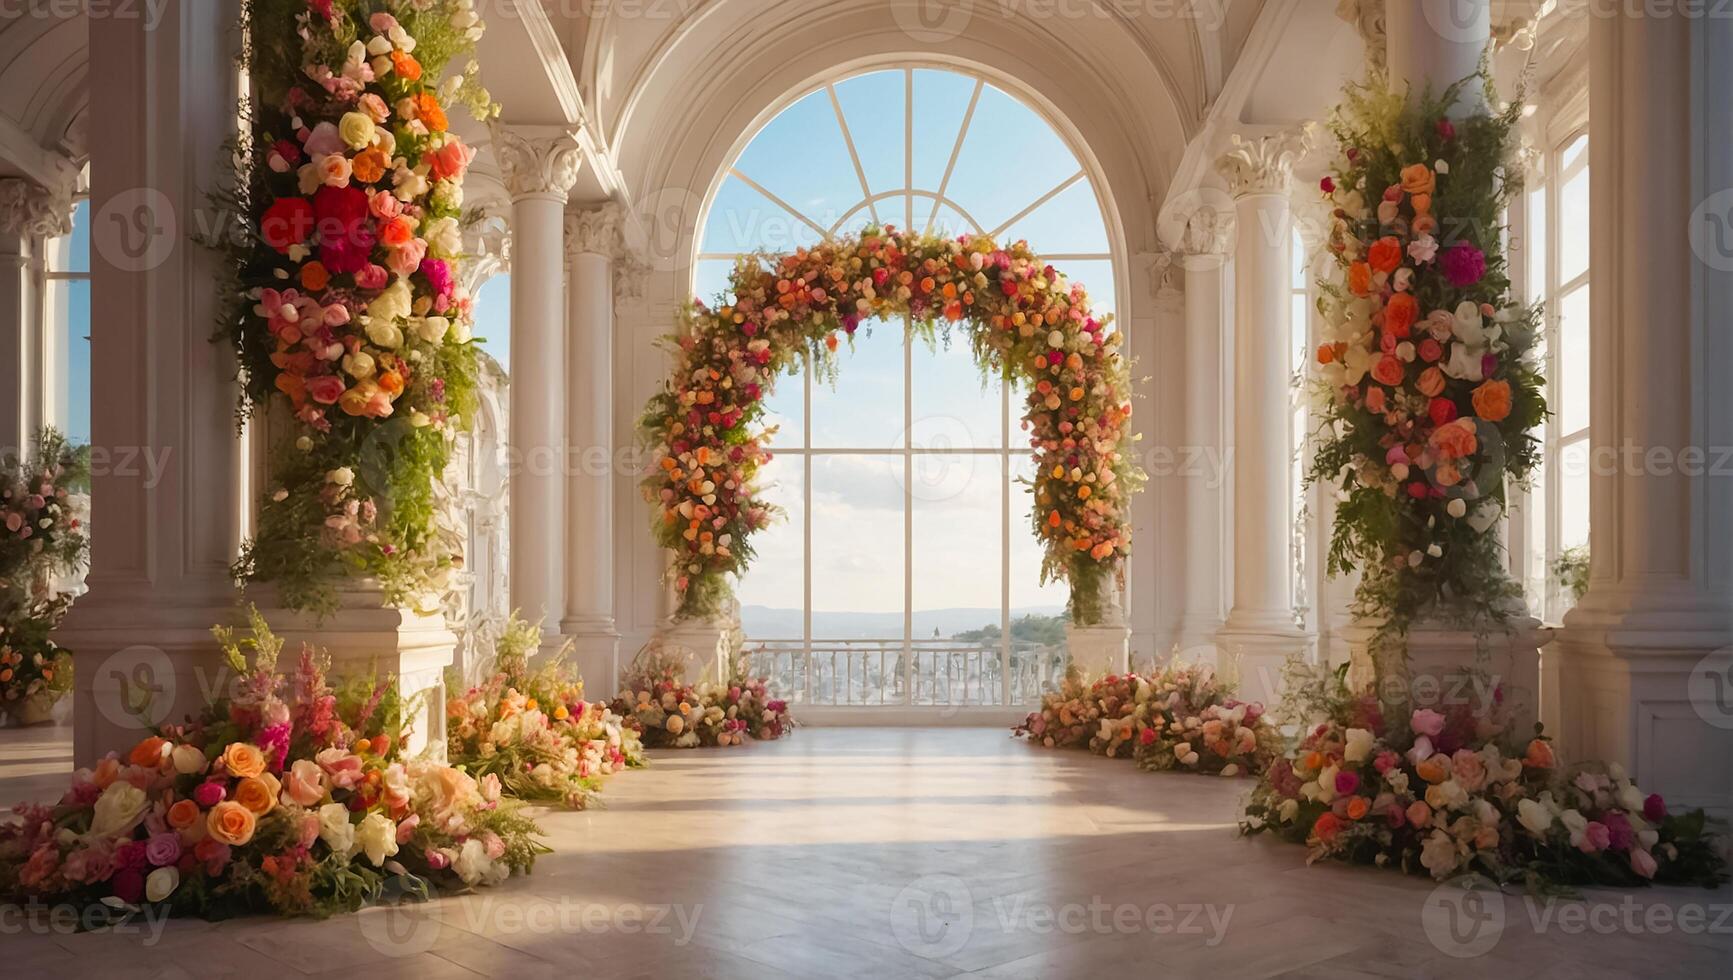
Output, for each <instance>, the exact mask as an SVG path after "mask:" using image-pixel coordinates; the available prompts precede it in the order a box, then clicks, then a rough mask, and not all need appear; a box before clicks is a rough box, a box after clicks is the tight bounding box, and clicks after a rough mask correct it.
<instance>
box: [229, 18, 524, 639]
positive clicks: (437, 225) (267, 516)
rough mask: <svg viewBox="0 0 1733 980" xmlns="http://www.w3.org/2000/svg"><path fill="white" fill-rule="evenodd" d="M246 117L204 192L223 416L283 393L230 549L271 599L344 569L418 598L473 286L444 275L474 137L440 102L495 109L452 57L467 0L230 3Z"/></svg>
mask: <svg viewBox="0 0 1733 980" xmlns="http://www.w3.org/2000/svg"><path fill="white" fill-rule="evenodd" d="M243 16H244V18H245V20H246V23H247V24H248V26H249V28H250V29H249V31H248V33H247V37H248V42H247V48H246V50H245V52H244V62H245V67H246V68H247V70H248V71H249V72H250V77H251V79H252V86H253V88H252V92H253V95H252V100H251V102H250V103H249V104H248V106H247V107H246V108H247V111H248V116H249V119H250V123H251V125H250V129H249V131H248V133H247V134H246V135H245V136H243V137H242V138H241V140H240V141H239V145H238V147H237V152H236V154H235V158H236V160H237V161H238V172H237V174H236V177H235V179H234V183H233V186H232V187H230V188H228V189H227V190H226V191H224V192H223V193H221V194H219V195H218V197H219V200H218V204H219V205H220V206H221V207H223V208H225V209H227V210H230V211H231V212H232V213H236V214H241V215H245V216H246V221H245V222H244V227H243V228H242V229H241V231H242V232H243V233H242V234H239V235H235V236H228V237H226V238H225V239H224V241H223V243H222V245H223V247H224V248H225V250H226V251H227V252H228V254H229V259H230V263H231V266H232V269H233V272H234V279H233V281H232V282H231V283H228V284H227V285H226V286H225V288H224V292H225V293H226V294H227V295H229V296H231V297H232V299H231V301H230V303H229V304H228V306H227V307H226V309H225V310H224V312H223V314H222V321H221V323H222V329H221V333H222V335H223V336H224V337H226V338H227V339H228V341H229V342H230V343H232V345H233V346H234V348H235V352H236V355H237V360H238V363H239V365H240V371H241V380H242V403H241V414H242V416H243V417H245V416H246V415H248V414H250V413H251V412H253V411H254V410H256V409H257V408H258V407H260V406H263V405H266V404H268V403H272V402H275V403H277V404H279V405H281V406H282V407H283V408H284V414H285V415H290V416H292V418H289V419H285V423H284V426H283V427H282V428H283V430H284V431H283V434H282V438H281V439H279V440H278V444H277V445H276V446H274V447H273V450H272V460H271V463H272V465H271V473H272V477H271V479H272V481H273V483H272V485H271V486H270V487H269V488H268V489H267V490H266V493H265V499H264V501H263V503H262V506H261V511H260V515H259V527H258V533H257V535H256V537H255V538H254V539H253V540H252V541H251V542H250V543H249V545H248V547H247V549H246V551H245V553H244V554H243V556H242V558H241V560H240V561H239V562H238V563H237V564H236V569H235V571H236V575H237V577H238V578H240V579H241V580H243V581H247V582H269V583H273V584H274V585H275V586H276V587H277V589H278V592H279V596H280V600H281V602H282V603H283V604H284V605H286V606H288V607H291V608H311V609H318V610H329V609H330V608H332V607H333V605H334V604H335V602H336V596H335V592H336V587H337V585H338V584H340V583H341V582H342V581H343V580H344V579H347V578H369V579H374V580H377V581H378V582H379V583H380V584H381V585H382V586H383V588H384V589H385V592H386V596H387V599H388V601H390V602H392V603H394V604H406V603H414V604H418V605H422V606H425V607H428V608H431V607H432V606H433V605H435V604H436V602H437V600H436V599H435V598H434V596H435V594H436V593H437V592H438V591H439V590H440V588H441V585H442V579H443V576H445V575H446V574H448V573H449V571H450V569H451V567H452V566H453V565H454V564H455V563H457V562H459V561H460V560H461V541H460V540H459V539H458V538H459V536H458V535H457V534H456V533H455V532H454V531H453V530H452V529H449V528H444V527H442V526H441V523H440V522H439V520H438V519H437V518H438V514H437V511H438V508H439V506H440V502H439V499H438V487H439V485H440V481H441V479H442V477H443V474H444V471H445V467H446V462H447V459H448V456H449V449H450V440H451V438H452V435H453V432H454V430H457V429H460V428H461V427H462V426H464V425H466V424H467V422H468V418H469V416H470V414H471V411H472V408H473V403H474V400H475V399H474V388H475V383H476V382H475V379H476V371H477V368H476V363H475V352H474V347H473V340H472V337H471V322H472V313H473V311H472V303H473V299H472V297H470V296H469V295H468V293H467V291H466V290H465V288H464V287H463V285H462V281H461V278H460V276H459V268H458V267H459V259H460V256H461V253H462V251H463V235H462V227H461V222H462V218H463V181H464V175H465V172H466V171H467V169H468V167H469V164H470V161H471V160H472V159H473V157H474V155H475V151H474V150H473V149H472V148H471V147H469V146H466V145H465V144H464V143H463V141H462V140H460V139H459V138H458V137H457V136H456V135H455V134H454V133H452V132H450V123H449V120H448V119H447V115H446V113H447V110H448V109H450V108H453V107H455V106H459V105H462V106H466V107H468V108H469V109H470V110H471V111H472V112H474V113H475V114H476V116H477V118H482V117H484V116H486V115H488V114H490V113H492V112H494V111H495V107H494V106H492V104H491V103H490V101H489V99H488V96H487V93H486V91H485V90H483V89H482V88H481V87H480V85H479V84H478V83H477V80H476V76H475V71H476V68H475V64H474V62H473V61H470V62H469V66H468V68H466V69H465V71H464V73H463V74H460V75H454V76H452V77H450V78H445V79H444V80H443V81H442V80H441V79H442V78H444V74H445V70H446V66H447V65H448V64H451V63H453V62H454V60H456V59H462V58H468V57H469V56H470V55H471V54H472V53H473V51H474V45H475V41H476V40H477V39H478V38H479V37H480V36H481V32H482V24H481V22H480V21H479V19H478V18H477V17H476V14H475V12H474V10H473V9H472V3H471V0H248V2H247V3H246V4H245V5H244V7H243Z"/></svg>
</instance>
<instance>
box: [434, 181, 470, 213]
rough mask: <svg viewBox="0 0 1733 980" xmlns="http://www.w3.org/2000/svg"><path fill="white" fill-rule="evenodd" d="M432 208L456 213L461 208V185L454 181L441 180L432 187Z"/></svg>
mask: <svg viewBox="0 0 1733 980" xmlns="http://www.w3.org/2000/svg"><path fill="white" fill-rule="evenodd" d="M433 206H434V207H436V208H439V209H441V210H447V209H449V210H452V211H456V210H458V209H460V208H462V207H463V185H462V184H460V183H458V182H457V181H455V180H442V181H440V182H439V183H437V184H434V185H433Z"/></svg>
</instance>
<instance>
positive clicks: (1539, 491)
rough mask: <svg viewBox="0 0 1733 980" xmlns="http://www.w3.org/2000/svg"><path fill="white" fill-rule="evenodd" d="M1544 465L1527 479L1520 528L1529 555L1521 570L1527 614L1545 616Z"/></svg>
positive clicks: (1545, 495)
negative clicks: (1526, 497)
mask: <svg viewBox="0 0 1733 980" xmlns="http://www.w3.org/2000/svg"><path fill="white" fill-rule="evenodd" d="M1546 469H1547V468H1546V467H1545V466H1537V467H1535V468H1534V472H1533V474H1532V476H1531V477H1530V479H1531V480H1532V482H1531V483H1530V484H1529V493H1528V499H1527V501H1526V502H1525V504H1524V507H1523V515H1522V519H1523V530H1524V532H1525V534H1524V537H1525V539H1526V540H1525V542H1524V543H1525V545H1526V548H1527V550H1526V555H1525V557H1526V558H1527V559H1528V561H1527V563H1526V565H1527V567H1525V568H1524V569H1523V573H1522V585H1523V590H1524V592H1526V593H1527V597H1528V610H1529V614H1530V615H1533V616H1539V617H1541V618H1543V619H1544V618H1545V615H1546V596H1547V589H1548V584H1547V566H1548V564H1549V562H1548V560H1547V548H1546V520H1547V510H1546V507H1547V500H1548V497H1547V482H1546Z"/></svg>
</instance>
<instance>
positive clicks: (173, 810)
mask: <svg viewBox="0 0 1733 980" xmlns="http://www.w3.org/2000/svg"><path fill="white" fill-rule="evenodd" d="M198 819H199V805H198V804H197V803H194V802H193V801H192V800H176V801H175V804H174V806H171V807H169V808H168V825H169V826H170V827H173V828H174V829H176V830H185V829H187V828H188V827H191V826H192V825H193V824H195V823H197V822H198Z"/></svg>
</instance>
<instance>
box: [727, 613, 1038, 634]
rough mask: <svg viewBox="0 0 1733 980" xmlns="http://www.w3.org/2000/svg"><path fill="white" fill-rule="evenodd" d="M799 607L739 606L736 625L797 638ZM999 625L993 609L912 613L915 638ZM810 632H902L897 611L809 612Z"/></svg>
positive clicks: (900, 617) (753, 631)
mask: <svg viewBox="0 0 1733 980" xmlns="http://www.w3.org/2000/svg"><path fill="white" fill-rule="evenodd" d="M1064 608H1065V607H1063V606H1018V607H1015V608H1013V609H1012V610H1011V618H1012V619H1016V618H1017V617H1019V616H1024V615H1028V614H1031V613H1033V614H1035V615H1040V616H1057V615H1059V613H1061V612H1063V611H1064ZM801 619H802V617H801V611H800V610H799V609H772V608H770V607H768V606H742V607H741V609H740V624H741V627H742V628H743V629H745V631H746V637H747V639H748V640H749V641H750V640H755V639H763V640H772V639H775V640H785V639H795V638H798V637H799V636H800V635H801V634H802V631H803V624H802V622H801ZM998 625H999V610H998V609H997V608H975V609H970V608H958V609H926V610H918V611H916V612H915V614H914V637H915V639H927V638H929V637H931V636H932V635H933V631H934V630H935V629H936V630H938V635H939V636H941V637H947V638H948V637H951V636H954V635H955V634H957V633H962V632H964V631H966V630H978V629H981V628H982V627H984V626H998ZM812 635H813V637H814V638H816V639H824V640H858V639H900V638H901V637H902V635H903V614H902V613H900V612H884V613H874V612H822V611H817V610H815V611H814V612H813V614H812Z"/></svg>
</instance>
